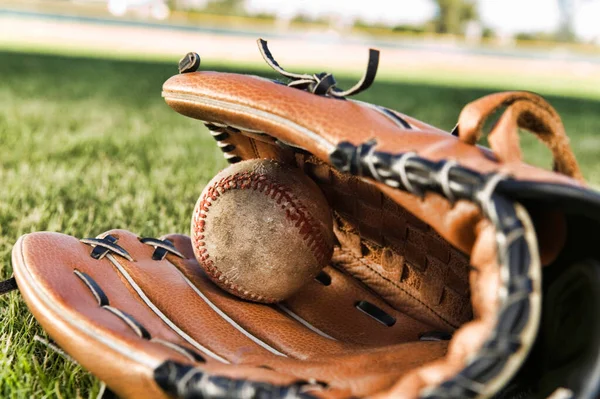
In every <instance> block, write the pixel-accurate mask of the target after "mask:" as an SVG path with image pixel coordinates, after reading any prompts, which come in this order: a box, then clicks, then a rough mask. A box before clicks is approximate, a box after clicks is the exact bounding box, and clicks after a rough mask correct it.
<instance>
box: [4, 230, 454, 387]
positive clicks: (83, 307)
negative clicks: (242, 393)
mask: <svg viewBox="0 0 600 399" xmlns="http://www.w3.org/2000/svg"><path fill="white" fill-rule="evenodd" d="M107 234H110V235H111V236H113V237H115V238H118V245H120V246H121V247H123V248H124V249H125V250H126V251H128V252H129V254H130V255H131V256H132V257H133V261H128V260H126V259H124V258H122V257H120V256H118V255H114V259H115V260H116V261H117V262H118V264H119V265H121V266H122V267H123V269H124V270H125V271H126V272H127V273H128V275H129V276H130V277H131V278H132V279H133V281H134V282H135V283H136V284H137V285H138V286H139V287H140V288H141V289H142V292H143V293H144V294H145V295H146V296H147V297H148V298H149V299H150V301H151V303H152V304H153V305H154V306H155V307H156V308H157V309H159V311H160V312H162V313H163V314H164V315H165V316H166V317H167V318H168V319H169V320H171V321H172V322H173V323H175V324H176V325H177V326H178V327H179V328H181V329H182V330H183V331H184V332H185V333H187V334H189V336H191V337H192V338H193V339H195V340H196V341H197V342H199V343H200V344H201V345H203V346H204V347H206V348H207V349H209V350H211V351H214V352H215V353H217V354H218V355H219V356H222V357H223V358H225V360H227V361H228V362H230V363H232V365H227V364H223V363H222V362H221V361H219V360H218V359H214V358H211V357H210V356H207V355H206V354H205V353H203V352H201V351H198V349H196V348H195V347H194V346H193V345H190V344H189V343H188V342H186V341H185V340H184V339H182V338H181V336H179V335H178V333H177V332H175V331H174V330H172V329H171V328H170V327H169V326H168V325H167V324H165V323H164V321H162V320H161V318H160V317H158V316H157V314H156V313H155V312H154V311H153V310H152V309H151V308H150V307H149V306H148V304H146V303H145V302H144V301H142V299H141V297H140V295H139V293H138V292H136V291H135V290H134V289H133V288H132V287H133V286H132V285H131V283H130V282H129V281H128V280H127V278H125V277H124V275H123V274H121V273H120V272H119V270H118V269H117V268H116V267H115V265H114V264H113V263H112V262H111V261H110V260H109V259H108V258H106V257H105V258H103V259H101V260H96V259H93V258H92V257H91V256H90V252H91V250H92V249H93V248H92V247H90V246H89V245H86V244H83V243H81V242H79V240H77V239H76V238H74V237H69V236H66V235H63V234H58V233H34V234H29V235H27V236H24V237H23V238H22V239H21V240H20V241H19V242H18V243H17V245H16V246H15V248H14V251H13V256H14V268H15V275H16V277H17V279H18V281H19V287H20V288H21V291H22V294H23V296H24V298H25V301H26V302H27V304H28V306H29V307H30V309H31V310H32V312H33V313H34V315H35V316H36V318H37V319H38V321H39V322H40V323H41V324H42V326H43V327H44V328H45V329H46V331H48V333H49V334H50V336H51V337H52V338H53V339H55V340H56V342H57V343H58V344H59V345H60V346H61V347H63V348H64V350H65V351H66V352H67V353H69V354H70V355H71V356H73V357H74V358H75V359H76V360H77V361H79V362H80V363H81V364H82V365H83V366H84V367H86V368H87V369H88V370H90V371H92V372H93V373H94V374H95V375H97V376H98V377H99V378H101V379H102V380H104V381H106V382H107V383H108V385H109V386H110V387H111V389H113V390H114V391H115V392H116V393H118V394H119V395H122V397H163V396H161V395H160V394H158V390H157V387H156V385H155V384H154V382H153V381H152V370H153V368H154V367H156V366H158V365H159V364H160V363H161V362H162V361H164V360H167V359H173V360H177V361H180V362H183V363H190V362H191V361H190V360H189V359H187V358H186V357H184V356H181V355H180V354H178V352H177V351H174V350H172V349H170V348H169V347H167V346H164V345H161V344H159V343H157V342H154V341H149V340H146V339H142V338H140V337H138V336H137V335H136V334H135V333H133V331H132V330H131V329H130V328H129V327H128V326H127V325H126V324H125V323H124V322H123V321H122V320H121V319H119V318H118V317H116V316H114V315H113V313H111V312H108V311H107V310H106V309H103V308H101V307H99V306H98V303H97V301H96V299H95V298H94V296H93V295H92V293H91V291H90V290H89V289H88V288H87V287H86V285H85V284H84V283H83V282H82V281H81V280H80V279H79V278H78V277H77V276H75V274H74V273H73V271H74V270H79V271H80V272H84V273H86V274H88V275H89V276H90V277H91V278H93V279H94V281H95V282H96V283H97V284H98V285H99V286H100V287H101V289H102V290H103V291H104V293H105V294H106V296H107V297H108V299H109V301H110V306H112V307H114V308H117V309H119V310H121V311H123V312H126V313H127V314H129V315H131V316H132V317H133V318H134V319H135V320H136V321H137V322H139V323H140V324H141V325H142V326H144V327H145V328H146V329H147V330H148V331H149V332H150V334H151V336H152V338H153V339H154V340H155V339H161V340H164V341H167V342H172V343H175V344H178V345H181V346H184V347H186V348H188V349H189V350H192V351H195V352H196V353H199V354H201V355H203V357H204V358H205V359H206V363H201V364H199V367H201V368H202V369H203V370H206V371H208V372H213V373H218V374H219V375H228V376H236V377H237V378H241V377H244V378H254V379H256V380H257V381H268V382H273V383H278V384H284V383H291V382H293V381H294V380H296V379H305V380H319V381H323V382H326V383H327V384H328V385H329V388H328V389H326V390H323V392H321V393H320V395H322V396H323V397H347V396H349V395H370V394H372V393H374V392H378V391H380V390H383V389H386V388H388V387H390V386H392V384H393V383H394V382H396V381H397V380H398V379H399V378H400V376H401V375H402V374H404V373H406V372H407V371H409V370H411V369H413V368H415V367H418V366H421V365H422V364H424V363H426V362H428V361H433V360H435V359H437V358H440V357H441V356H443V355H444V354H445V352H446V347H447V342H443V341H442V342H418V341H417V340H416V338H415V336H414V334H415V333H413V335H410V334H408V335H407V333H406V332H404V333H402V332H400V331H398V330H397V331H396V332H395V333H390V332H382V331H383V330H381V328H380V327H378V326H377V322H376V321H374V320H372V319H370V318H368V317H366V316H365V317H364V318H363V319H362V320H361V319H360V317H361V314H360V313H359V312H358V311H357V310H356V309H352V311H353V312H352V315H348V313H350V308H347V309H346V311H345V312H346V314H345V315H337V314H336V313H337V312H335V310H337V309H342V308H343V307H344V301H345V300H346V297H344V296H343V295H340V294H341V293H342V294H343V293H347V294H350V295H356V299H363V300H364V299H366V300H371V301H373V302H374V303H376V304H380V302H378V301H377V299H376V298H374V297H373V296H372V294H370V293H369V291H368V290H366V289H365V288H364V287H362V286H358V285H356V283H355V282H354V280H353V279H351V278H349V277H345V276H343V275H341V274H340V273H339V272H337V271H335V270H334V269H331V270H330V273H331V274H332V284H331V285H330V286H327V287H320V289H321V291H322V292H323V291H325V290H328V289H329V288H331V289H332V290H335V291H334V292H333V293H330V294H326V295H323V296H321V295H319V289H317V287H314V286H313V287H310V288H307V290H306V293H308V292H312V294H313V296H312V297H310V296H308V295H306V294H304V295H301V294H299V295H298V298H297V299H296V302H297V303H294V304H292V303H289V304H287V305H288V306H289V307H290V308H298V309H300V310H301V309H302V308H303V307H308V306H310V307H313V308H314V307H319V306H328V305H331V306H332V312H331V314H330V315H331V317H332V321H331V322H332V323H337V322H338V319H340V318H341V317H347V318H348V320H350V319H352V320H355V323H354V325H353V326H352V325H350V324H348V323H346V325H344V322H340V323H339V324H337V326H338V329H340V328H346V329H347V330H346V331H341V332H339V333H338V334H337V336H335V337H334V338H335V340H334V339H332V338H326V337H323V336H321V335H319V334H317V333H315V332H314V331H312V330H310V329H309V328H306V326H305V325H303V324H301V323H299V322H298V321H297V320H296V319H294V318H292V317H290V316H289V315H288V314H286V313H285V312H282V311H281V310H280V309H279V308H277V307H276V306H274V305H266V304H258V303H252V302H246V301H241V300H239V299H238V298H235V297H233V296H231V295H229V294H227V293H226V292H224V291H223V290H221V289H219V288H218V287H216V286H215V285H214V284H213V283H212V282H211V281H210V279H209V278H208V277H207V276H206V275H204V273H203V271H202V269H201V268H200V266H199V265H198V263H197V262H196V260H195V258H194V257H193V251H192V246H191V242H190V239H189V238H188V237H186V236H181V235H171V236H168V238H169V239H170V240H171V241H172V242H173V243H174V244H175V246H176V247H177V248H178V249H179V250H180V251H181V252H182V253H183V254H184V256H186V258H185V259H180V258H178V257H176V256H174V255H169V256H167V258H166V259H164V260H162V261H157V260H153V259H152V258H151V257H152V253H153V251H154V248H153V247H151V246H149V245H145V244H142V243H141V242H140V241H139V237H137V236H135V235H134V234H132V233H129V232H126V231H124V230H113V231H110V232H107V233H105V234H103V236H106V235H107ZM181 273H183V275H185V276H187V277H188V278H189V279H190V281H191V282H192V283H193V285H194V286H195V287H197V288H198V290H199V291H200V292H202V294H203V295H205V296H206V297H207V298H208V299H209V300H210V301H211V303H212V304H214V305H215V306H216V307H217V308H218V309H219V311H220V312H223V313H225V314H226V315H227V316H228V317H229V318H231V319H232V320H234V321H235V322H236V323H239V325H240V326H241V327H242V328H243V329H244V330H245V331H247V332H248V333H249V334H250V335H252V336H254V337H256V338H258V339H259V340H261V341H263V342H266V343H267V344H268V345H272V346H273V347H274V348H275V349H276V350H278V351H280V352H281V353H282V354H285V355H287V356H288V357H285V356H281V355H277V354H274V353H272V352H270V351H268V350H265V349H264V348H263V347H261V346H259V345H257V344H256V343H255V342H253V341H252V340H251V339H250V338H249V336H248V335H244V334H242V333H240V331H239V330H238V329H236V328H235V327H233V326H232V325H231V324H230V323H229V322H228V321H227V320H226V319H224V318H223V317H222V315H220V314H219V313H218V312H216V311H215V310H214V309H212V308H209V307H207V305H206V302H205V301H204V300H202V299H201V297H200V296H199V295H198V293H197V292H194V291H193V290H192V289H191V287H190V286H188V284H187V283H185V281H184V279H183V277H182V274H181ZM315 284H318V283H315ZM346 285H353V286H352V287H350V288H347V287H345V286H346ZM333 298H338V299H337V300H336V299H334V303H329V301H331V300H332V299H333ZM302 302H304V303H302ZM335 302H339V304H336V303H335ZM182 304H184V305H182ZM182 306H183V307H182ZM383 306H385V305H383ZM386 310H387V309H386ZM303 316H304V317H305V318H306V321H308V322H309V323H312V322H313V320H311V319H310V315H306V314H305V315H303ZM399 316H401V315H399ZM336 318H337V319H336ZM266 321H268V323H269V324H268V328H265V324H264V323H265V322H266ZM399 321H400V322H399V323H397V329H400V330H402V329H411V328H415V329H418V330H419V331H424V332H426V331H429V330H428V328H427V326H423V325H422V324H419V323H416V324H415V322H413V324H412V327H411V325H410V320H409V319H408V318H406V316H404V319H402V318H400V320H399ZM403 321H408V322H409V323H408V325H406V324H404V323H402V322H403ZM367 323H370V325H371V327H366V326H367ZM313 324H314V325H318V324H319V320H316V322H315V323H313ZM386 328H387V327H386ZM390 331H391V330H390ZM330 332H332V333H333V332H334V331H333V328H332V329H331V331H330ZM390 334H392V335H394V337H393V339H392V336H391V335H390ZM363 335H372V336H371V337H370V338H368V339H365V338H361V336H363ZM346 338H349V339H348V340H346ZM379 338H380V341H379V342H377V340H378V339H379ZM349 340H352V341H356V342H359V341H361V340H362V341H368V343H367V344H357V343H352V342H348V341H349ZM403 341H404V343H403ZM108 342H109V343H110V345H111V347H115V348H118V350H111V347H108V346H107V343H108ZM392 342H393V343H392ZM300 359H302V360H300ZM191 363H194V362H191ZM259 366H260V367H259ZM257 367H259V368H257ZM265 367H267V368H265ZM140 378H144V379H145V382H144V383H137V382H136V383H132V381H140V380H139V379H140Z"/></svg>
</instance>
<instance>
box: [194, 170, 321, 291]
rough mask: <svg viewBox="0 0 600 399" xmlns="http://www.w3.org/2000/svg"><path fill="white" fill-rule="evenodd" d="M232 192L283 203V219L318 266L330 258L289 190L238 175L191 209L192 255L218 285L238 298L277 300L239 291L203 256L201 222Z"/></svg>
mask: <svg viewBox="0 0 600 399" xmlns="http://www.w3.org/2000/svg"><path fill="white" fill-rule="evenodd" d="M236 189H238V190H239V189H242V190H248V189H252V190H255V191H256V190H258V191H259V192H262V193H263V194H265V195H266V196H267V197H271V198H272V199H273V200H275V201H276V202H277V204H282V203H283V204H282V206H281V208H282V209H285V214H286V217H287V218H288V219H289V220H291V221H295V222H296V223H295V224H294V226H295V227H297V228H298V229H299V232H300V235H302V236H303V237H302V238H303V240H304V242H305V243H306V244H307V245H308V249H309V250H310V251H311V252H312V253H313V255H314V256H315V258H316V259H317V261H318V262H319V264H323V263H324V262H325V261H327V259H326V258H327V257H328V255H329V254H330V248H329V246H328V245H327V242H326V241H325V239H324V238H323V235H322V233H321V230H320V229H319V227H318V225H316V224H315V222H314V220H313V218H311V217H310V215H309V214H308V212H307V210H306V207H305V206H304V205H303V204H302V203H301V202H300V201H299V200H298V199H297V198H295V197H294V195H293V194H292V192H291V190H290V189H289V188H288V187H286V186H283V185H281V184H278V183H275V182H271V181H270V180H269V179H268V177H267V176H265V175H262V174H257V173H254V172H238V173H235V174H233V175H230V176H227V177H224V178H222V179H221V180H219V181H217V182H215V183H214V184H213V185H212V186H211V187H210V188H209V189H208V190H207V191H206V193H205V194H204V195H203V196H202V198H201V199H200V202H199V203H198V205H197V206H196V208H195V211H194V225H193V233H194V243H195V245H194V251H195V252H196V254H197V257H198V258H199V260H200V261H201V262H202V264H203V265H204V267H205V270H206V271H207V272H208V273H209V274H210V275H211V277H213V278H214V279H217V280H218V281H221V282H222V283H223V284H225V285H226V286H227V287H228V288H229V289H231V290H232V291H233V292H235V293H236V295H239V296H240V297H245V298H248V299H253V300H257V301H268V302H277V301H278V299H276V298H271V297H265V296H263V295H257V294H254V293H252V292H248V291H247V290H245V289H244V288H243V287H240V286H238V285H236V284H235V283H233V282H231V281H229V280H228V279H227V278H226V277H225V276H224V275H223V274H222V273H221V271H219V270H218V269H217V268H216V267H215V266H214V263H213V261H212V260H211V259H209V258H210V255H209V254H208V253H207V249H206V246H205V245H206V243H205V242H204V225H205V220H204V219H206V216H207V215H206V214H207V213H208V211H209V207H210V205H211V202H212V201H216V200H217V199H218V198H219V197H220V196H221V194H224V193H225V192H227V191H229V190H236ZM209 198H210V200H209ZM276 198H277V199H276ZM284 200H285V202H284ZM201 211H202V212H201Z"/></svg>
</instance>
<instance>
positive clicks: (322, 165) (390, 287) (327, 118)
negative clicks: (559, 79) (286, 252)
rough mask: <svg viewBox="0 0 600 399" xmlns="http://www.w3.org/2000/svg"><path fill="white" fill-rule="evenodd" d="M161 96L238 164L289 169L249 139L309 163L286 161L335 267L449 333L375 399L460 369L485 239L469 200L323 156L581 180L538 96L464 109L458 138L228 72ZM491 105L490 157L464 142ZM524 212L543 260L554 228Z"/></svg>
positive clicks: (488, 310)
mask: <svg viewBox="0 0 600 399" xmlns="http://www.w3.org/2000/svg"><path fill="white" fill-rule="evenodd" d="M163 97H165V100H166V102H167V103H168V104H169V105H170V106H171V107H172V108H173V109H175V110H176V111H177V112H180V113H182V114H183V115H186V116H190V117H193V118H197V119H200V120H203V121H205V122H209V123H215V124H217V125H219V126H229V128H227V127H221V128H220V129H224V131H228V132H230V133H231V134H230V140H231V143H233V142H234V141H235V143H236V144H235V147H236V148H235V149H234V150H233V151H232V154H235V155H237V156H238V157H240V158H241V159H248V158H272V159H278V160H283V159H285V160H288V162H290V161H289V159H290V158H291V157H292V154H291V152H290V153H287V154H286V152H285V150H282V148H281V146H279V145H276V144H275V143H273V142H272V141H271V142H269V141H268V140H264V139H262V137H263V136H260V137H261V139H260V140H258V139H257V138H258V137H257V136H256V134H257V132H264V133H266V134H267V135H269V136H271V137H272V138H275V139H278V140H280V141H282V142H283V143H286V144H289V145H292V146H295V147H299V148H301V149H303V150H306V151H308V152H309V153H310V154H312V155H314V157H311V156H306V155H304V154H303V153H300V154H296V156H295V157H296V160H295V163H296V164H297V165H298V166H299V167H301V168H303V170H304V171H305V172H306V173H307V174H308V175H309V176H311V177H312V178H313V179H314V180H315V181H316V182H317V183H318V184H319V185H320V187H321V189H322V190H323V192H324V193H325V195H326V196H327V198H328V201H329V203H330V205H331V206H332V208H333V209H334V212H335V216H336V224H335V232H336V236H337V238H338V241H339V247H337V248H336V251H335V252H334V258H333V263H334V265H335V267H336V268H337V269H339V270H341V271H343V272H344V273H345V274H349V275H351V276H352V277H354V278H355V279H356V280H357V281H360V282H361V283H362V284H364V285H365V286H367V287H369V288H370V289H371V290H373V291H374V293H376V294H377V295H379V296H380V297H381V299H382V300H384V301H385V302H386V303H387V304H388V305H390V306H391V307H392V308H394V309H396V310H398V311H400V312H401V313H403V314H405V315H407V316H410V317H414V318H415V319H417V320H419V321H421V322H424V323H428V324H430V325H433V326H435V327H436V328H437V329H440V330H442V331H444V330H446V331H452V330H453V329H455V328H456V327H460V328H459V329H458V331H457V332H456V335H455V336H454V338H453V339H452V341H451V343H450V346H449V352H448V353H447V355H446V356H445V357H444V358H440V359H438V360H436V361H434V362H431V363H428V364H427V365H424V366H423V367H416V368H414V369H413V370H411V371H409V372H408V373H406V374H404V375H403V376H402V378H399V379H398V381H397V382H396V383H395V385H394V386H393V387H392V388H391V389H389V390H387V391H386V393H384V394H382V397H388V396H389V397H407V398H409V397H411V398H412V397H416V396H418V395H419V392H420V390H421V389H423V388H425V387H427V386H432V385H436V384H439V383H441V382H442V381H443V380H445V379H447V378H449V377H451V376H453V375H454V374H455V373H456V372H458V370H460V369H461V368H462V367H464V366H465V364H466V363H467V361H468V359H469V358H470V357H471V356H472V354H473V353H474V352H475V351H476V350H478V348H479V347H480V346H481V345H482V344H483V342H484V341H485V339H486V338H487V337H488V336H489V334H490V331H491V330H492V328H493V325H494V323H495V314H496V312H497V309H498V288H499V284H500V280H499V279H500V276H499V273H498V265H497V259H496V251H495V233H494V229H493V228H492V226H491V224H490V223H489V222H488V221H486V220H484V219H483V218H482V215H481V213H480V211H479V210H478V209H477V207H476V206H475V205H474V204H472V203H468V202H466V201H458V202H456V203H454V204H451V203H449V202H448V201H447V200H445V199H443V198H441V197H440V196H438V195H435V194H427V195H425V196H424V197H423V198H417V197H415V196H413V195H411V194H408V193H404V192H401V191H398V190H395V189H393V188H391V187H389V186H386V185H384V184H381V183H378V182H372V181H368V179H357V178H350V177H348V176H344V175H341V174H339V173H337V172H335V171H334V170H332V169H331V168H330V167H329V166H328V165H327V163H328V162H329V153H330V152H331V151H332V150H333V149H334V148H335V147H336V146H337V145H338V144H339V143H341V142H344V141H348V142H350V143H352V144H354V145H358V144H362V143H364V142H366V141H368V140H369V139H371V138H376V139H377V146H376V150H378V151H385V152H388V153H405V152H415V153H417V154H418V155H419V156H422V157H425V158H428V159H430V160H432V161H437V160H442V159H443V160H448V159H451V160H454V161H456V162H457V163H458V164H460V165H462V166H465V167H468V168H471V169H474V170H477V171H478V172H480V173H492V172H496V173H502V174H506V175H510V176H512V177H513V178H516V179H523V180H532V181H545V182H554V183H563V184H571V185H580V184H581V183H580V181H578V180H576V179H580V177H581V176H580V174H579V172H578V166H577V163H576V162H575V160H574V157H572V151H571V150H570V147H569V146H568V142H567V139H566V135H565V134H564V128H563V127H562V124H561V122H560V119H559V118H558V116H557V115H556V113H555V111H554V110H553V109H552V108H551V107H550V106H549V105H548V104H547V103H546V102H545V101H543V100H542V99H541V98H540V97H538V96H535V95H530V94H527V93H507V94H499V95H497V96H490V97H489V98H487V99H483V100H480V101H479V102H475V103H474V104H472V105H470V106H468V107H467V108H466V110H465V111H464V113H463V114H461V118H460V121H459V125H458V129H459V134H460V138H456V137H454V136H452V135H450V134H448V133H445V132H443V131H441V130H440V129H437V128H435V127H432V126H429V125H427V124H424V123H422V122H419V121H417V120H415V119H413V118H410V117H407V116H404V115H402V114H400V113H397V112H396V114H397V115H399V116H400V117H402V118H404V119H405V120H407V121H408V122H409V123H410V124H411V126H412V127H413V128H412V129H408V128H404V127H401V126H399V125H398V124H397V123H395V122H394V121H393V120H392V119H390V118H389V117H387V116H386V115H384V114H383V113H382V112H379V111H377V110H376V109H374V108H373V107H371V106H368V105H366V104H361V103H359V102H354V101H341V100H337V99H332V98H327V97H322V96H316V95H313V94H310V93H306V92H303V91H301V90H296V89H290V88H288V87H285V86H283V85H277V84H274V83H272V82H269V81H266V80H263V79H256V78H253V77H249V76H241V75H235V74H222V73H214V72H197V73H189V74H183V75H177V76H174V77H172V78H171V79H169V80H168V81H167V82H166V83H165V85H164V86H163ZM501 105H509V111H508V112H507V113H505V114H504V116H503V117H502V118H501V119H500V122H499V124H498V125H497V127H496V129H494V130H493V131H492V134H491V136H490V141H491V142H492V150H493V151H490V150H488V149H485V148H482V147H478V146H475V145H474V144H475V143H476V141H477V139H478V138H479V136H480V130H481V126H483V123H484V122H485V119H486V118H487V117H488V116H489V115H490V114H491V113H493V112H494V110H495V109H497V108H498V107H499V106H501ZM393 112H394V111H393ZM518 127H524V128H527V129H529V130H531V131H533V132H534V133H536V134H537V135H538V136H539V137H540V139H541V140H543V141H544V142H545V143H546V144H548V145H549V147H550V148H551V149H552V151H553V154H554V156H555V167H556V169H557V170H558V171H559V172H561V173H563V174H562V175H561V174H558V173H553V172H550V171H545V170H541V169H538V168H535V167H533V166H530V165H527V164H525V163H523V162H522V161H521V158H520V148H519V144H518V137H517V136H516V135H517V128H518ZM228 129H229V130H228ZM259 135H260V133H259ZM240 136H243V137H246V139H243V138H241V137H240ZM244 140H247V141H244ZM257 143H258V145H257ZM569 176H571V177H574V178H575V179H572V178H569ZM534 216H535V218H536V221H537V220H539V222H538V223H537V227H536V228H537V230H538V231H540V230H542V229H544V227H543V226H547V225H548V223H552V226H553V227H554V228H555V229H556V230H558V231H556V234H554V235H549V234H545V233H544V232H541V234H539V236H538V243H539V248H540V258H541V260H542V263H543V264H548V263H549V262H551V261H552V260H553V259H554V258H555V257H556V256H557V255H558V253H559V252H560V249H561V248H562V245H563V244H564V238H565V237H566V232H565V230H564V228H565V225H564V220H563V218H562V215H560V214H554V213H551V214H548V213H541V212H539V214H536V215H534ZM465 254H467V256H468V257H465ZM469 263H470V264H469ZM469 287H470V289H471V290H472V291H469ZM471 304H472V306H473V307H472V309H471V306H470V305H471ZM298 312H300V311H298ZM312 313H313V314H314V313H318V312H316V311H313V312H312ZM471 319H472V321H471V322H468V321H469V320H471ZM325 328H326V327H325Z"/></svg>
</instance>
